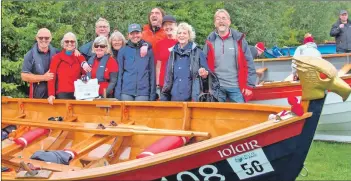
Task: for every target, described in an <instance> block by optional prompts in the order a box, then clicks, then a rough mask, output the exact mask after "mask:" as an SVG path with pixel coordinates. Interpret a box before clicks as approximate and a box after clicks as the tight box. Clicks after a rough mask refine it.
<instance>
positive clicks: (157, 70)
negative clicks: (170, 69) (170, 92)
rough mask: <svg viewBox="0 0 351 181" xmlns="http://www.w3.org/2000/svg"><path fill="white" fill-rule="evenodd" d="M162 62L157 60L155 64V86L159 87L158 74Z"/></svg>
mask: <svg viewBox="0 0 351 181" xmlns="http://www.w3.org/2000/svg"><path fill="white" fill-rule="evenodd" d="M161 64H162V62H161V61H159V60H157V62H156V85H160V72H161Z"/></svg>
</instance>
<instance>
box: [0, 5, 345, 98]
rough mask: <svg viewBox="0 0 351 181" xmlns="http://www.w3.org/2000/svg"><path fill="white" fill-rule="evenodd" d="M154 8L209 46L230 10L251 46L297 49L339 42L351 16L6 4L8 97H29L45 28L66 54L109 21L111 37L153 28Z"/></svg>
mask: <svg viewBox="0 0 351 181" xmlns="http://www.w3.org/2000/svg"><path fill="white" fill-rule="evenodd" d="M153 7H161V8H163V9H164V10H165V11H166V12H167V14H171V15H173V16H175V17H176V19H177V21H178V22H182V21H185V22H188V23H189V24H191V25H192V26H193V27H194V28H195V31H196V42H197V43H198V44H200V45H203V44H204V42H205V39H206V37H207V35H208V34H209V33H210V32H211V31H213V29H214V25H213V15H214V13H215V11H216V10H217V9H220V8H224V9H227V10H228V11H229V13H230V15H231V20H232V27H233V28H236V29H238V30H239V31H241V32H244V33H246V37H247V40H248V42H249V43H250V44H255V43H256V42H258V41H264V42H266V46H268V47H271V46H273V45H278V46H293V45H298V44H300V43H301V42H302V40H303V35H304V34H305V33H306V32H310V33H312V35H313V36H314V37H315V40H316V41H317V42H318V43H323V42H324V40H333V38H331V37H329V31H330V28H331V25H332V24H333V23H334V22H335V21H336V20H337V18H338V12H339V10H340V9H347V10H349V11H351V4H350V3H347V2H340V1H291V2H289V1H273V0H272V1H257V0H255V1H244V0H236V1H200V0H196V1H24V2H21V1H3V2H2V7H1V9H2V12H1V13H2V24H1V31H2V34H1V38H2V39H1V52H2V54H1V59H2V61H1V63H2V64H1V67H2V71H1V78H2V88H1V90H2V95H9V96H13V97H25V96H27V95H28V85H27V84H26V83H25V82H22V81H21V79H20V72H21V67H22V62H23V56H24V54H25V53H26V52H27V51H28V50H29V49H30V48H31V46H32V45H33V44H34V42H35V35H36V32H37V30H38V29H39V28H42V27H47V28H48V29H50V30H51V32H52V35H53V40H52V44H53V45H54V46H55V47H57V48H60V40H61V38H62V37H63V35H64V34H65V33H66V32H68V31H72V32H73V33H75V34H76V35H77V38H78V42H79V45H82V44H83V43H86V42H88V41H90V40H92V39H93V38H94V36H95V21H96V20H97V19H98V18H99V17H104V18H106V19H107V20H109V21H110V24H111V31H113V30H115V29H118V30H119V31H121V32H122V33H123V34H125V35H126V32H127V27H128V24H131V23H139V24H141V25H143V24H146V23H147V15H148V13H149V12H150V10H151V9H152V8H153Z"/></svg>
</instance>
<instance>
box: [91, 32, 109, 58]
mask: <svg viewBox="0 0 351 181" xmlns="http://www.w3.org/2000/svg"><path fill="white" fill-rule="evenodd" d="M95 44H98V45H106V46H107V50H106V53H108V54H111V52H112V51H111V46H110V44H109V43H108V40H107V38H106V37H105V36H98V37H96V38H95V40H94V42H93V45H92V47H91V52H93V53H95V51H94V45H95Z"/></svg>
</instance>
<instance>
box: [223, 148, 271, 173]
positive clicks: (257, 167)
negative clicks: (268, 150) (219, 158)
mask: <svg viewBox="0 0 351 181" xmlns="http://www.w3.org/2000/svg"><path fill="white" fill-rule="evenodd" d="M227 161H228V163H229V165H230V166H231V167H232V169H233V171H234V172H235V173H236V174H237V175H238V177H239V178H240V179H246V178H250V177H254V176H257V175H261V174H264V173H267V172H272V171H274V169H273V167H272V165H271V164H270V162H269V161H268V159H267V157H266V155H265V154H264V152H263V150H262V148H259V149H256V150H252V151H250V152H246V153H243V154H240V155H237V156H234V157H231V158H228V159H227Z"/></svg>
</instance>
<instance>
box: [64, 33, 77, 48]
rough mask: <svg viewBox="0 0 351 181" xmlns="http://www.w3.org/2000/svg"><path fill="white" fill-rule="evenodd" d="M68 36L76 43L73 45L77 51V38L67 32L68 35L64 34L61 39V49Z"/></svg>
mask: <svg viewBox="0 0 351 181" xmlns="http://www.w3.org/2000/svg"><path fill="white" fill-rule="evenodd" d="M68 36H72V37H73V39H74V40H75V41H76V44H75V46H76V49H78V47H79V46H78V41H77V37H76V35H75V34H74V33H72V32H68V33H66V34H65V35H63V38H62V40H61V47H62V48H63V45H64V42H65V38H66V37H68Z"/></svg>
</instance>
